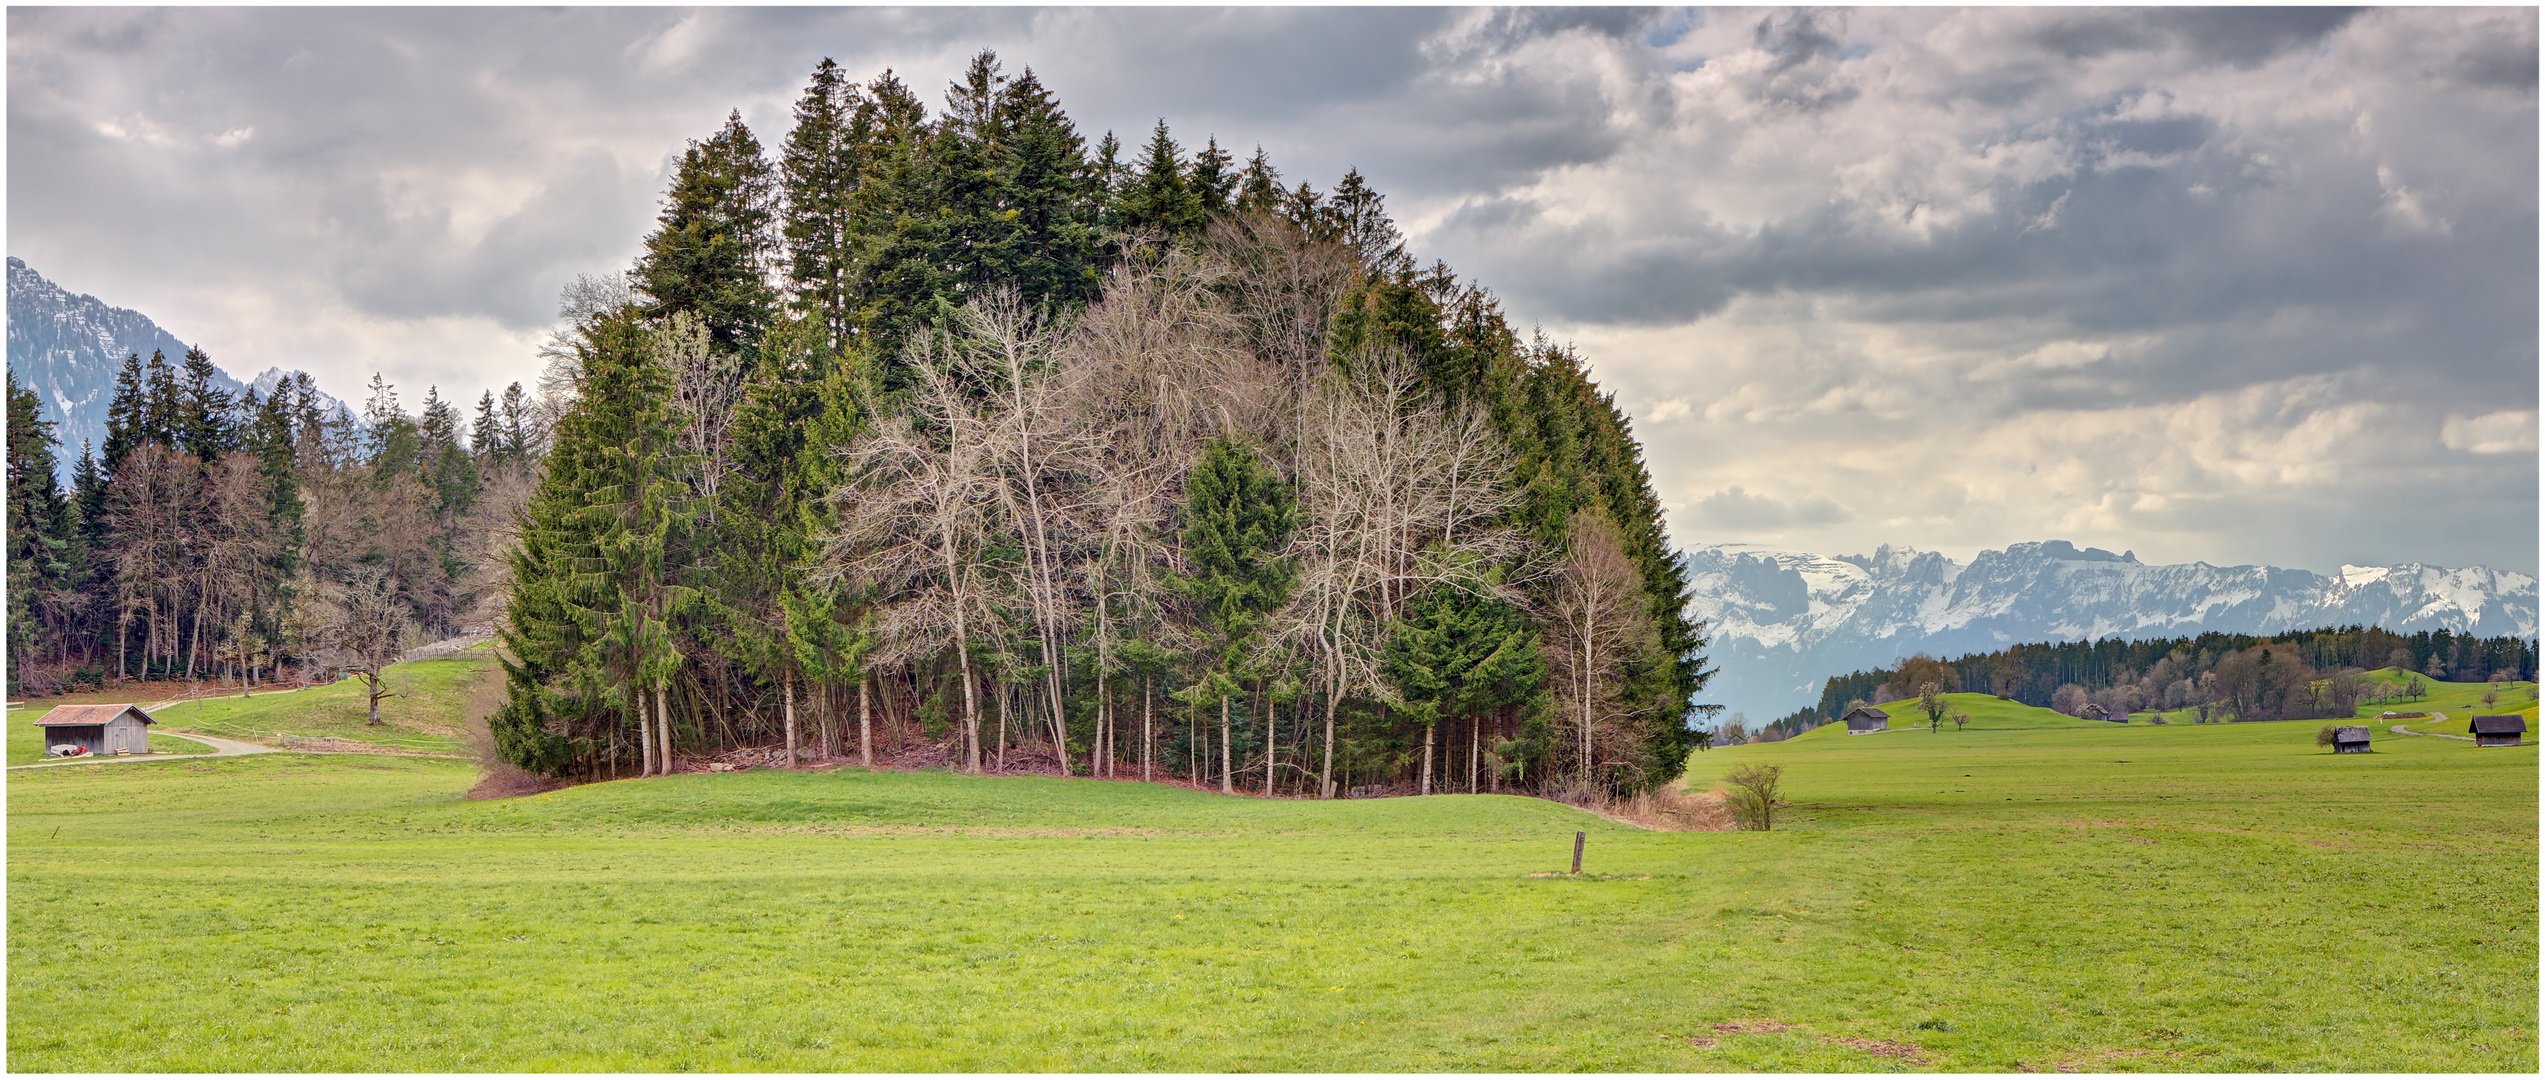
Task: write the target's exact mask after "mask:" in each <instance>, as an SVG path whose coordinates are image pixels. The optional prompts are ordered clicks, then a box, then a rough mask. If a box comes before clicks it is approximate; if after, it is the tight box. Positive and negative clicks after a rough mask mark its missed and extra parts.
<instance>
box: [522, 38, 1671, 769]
mask: <svg viewBox="0 0 2545 1080" xmlns="http://www.w3.org/2000/svg"><path fill="white" fill-rule="evenodd" d="M566 306H567V308H568V309H569V315H570V319H569V322H570V325H569V326H568V328H567V329H566V330H565V331H563V332H562V334H561V336H560V337H559V339H558V341H557V343H556V345H555V346H554V348H553V350H552V358H553V363H552V377H551V378H550V380H549V385H550V386H551V387H553V388H554V389H555V391H556V394H557V399H558V400H559V401H560V402H561V403H562V404H561V406H560V410H561V412H560V415H559V417H558V419H557V420H556V423H555V429H554V436H553V446H552V448H551V450H550V452H549V453H548V454H547V455H546V457H545V458H544V469H543V471H542V472H541V473H540V474H539V477H538V484H537V488H536V490H535V492H534V493H533V494H532V495H531V496H530V497H529V499H528V501H527V505H526V509H525V511H524V513H523V514H522V517H521V527H520V539H519V543H518V544H517V545H516V546H515V547H513V548H512V549H511V554H510V555H509V578H510V582H511V592H510V594H509V597H508V599H507V601H506V608H505V615H504V618H503V620H502V629H501V635H502V640H503V645H504V653H505V657H506V667H507V685H508V687H509V692H508V696H507V700H506V702H505V704H504V706H503V708H502V710H501V711H500V712H499V713H498V714H497V716H496V717H495V718H494V721H493V724H492V727H493V729H494V730H493V734H494V736H495V742H496V744H497V746H498V747H499V748H500V750H501V752H502V753H503V754H504V755H505V756H506V757H507V758H509V759H510V760H511V761H513V762H514V763H516V764H518V765H521V766H523V767H526V768H530V769H533V770H536V771H540V772H546V773H550V774H555V775H565V776H582V777H597V776H613V775H630V774H647V773H658V772H665V771H669V770H670V769H671V768H672V767H673V765H674V762H675V761H676V760H677V759H678V757H679V756H681V755H691V756H695V755H698V754H702V753H715V752H719V751H722V750H726V749H730V748H735V747H741V746H754V745H761V744H764V743H777V744H781V745H782V746H783V747H784V748H785V753H786V755H787V757H788V759H789V760H803V759H805V758H807V757H823V758H836V757H847V758H851V759H853V760H858V761H864V762H875V761H877V760H879V759H891V760H899V761H912V762H925V761H936V762H941V763H944V764H949V765H953V766H957V767H960V768H963V769H966V770H969V771H976V772H1005V771H1017V770H1020V769H1033V770H1048V771H1056V772H1060V773H1064V774H1069V775H1094V776H1131V775H1135V774H1136V775H1138V776H1140V777H1141V778H1144V779H1154V778H1168V777H1172V778H1179V779H1181V780H1183V781H1186V782H1190V783H1195V784H1204V785H1210V786H1214V787H1217V788H1218V789H1220V790H1222V791H1238V790H1246V791H1252V792H1257V793H1262V794H1268V795H1269V794H1310V795H1324V796H1334V795H1339V794H1346V793H1350V792H1352V791H1355V790H1376V791H1391V792H1393V791H1437V790H1447V789H1458V790H1547V789H1548V787H1549V786H1550V785H1555V784H1558V783H1562V784H1566V785H1571V786H1572V787H1573V788H1577V789H1578V788H1584V787H1587V788H1590V789H1595V790H1603V791H1609V792H1617V793H1623V792H1630V791H1638V790H1643V789H1648V788H1650V787H1652V786H1654V785H1657V784H1660V783H1663V782H1665V781H1667V780H1669V779H1672V778H1674V777H1676V776H1677V775H1678V773H1679V771H1680V770H1681V769H1682V768H1683V767H1684V764H1685V761H1686V758H1687V756H1688V752H1689V750H1690V749H1691V748H1692V747H1693V746H1694V745H1695V743H1694V738H1695V736H1694V734H1693V731H1692V729H1691V726H1690V724H1689V722H1688V721H1689V719H1690V717H1691V715H1692V713H1693V712H1694V711H1695V708H1696V707H1694V706H1692V705H1691V702H1692V701H1693V699H1694V697H1695V695H1696V694H1697V693H1699V692H1700V691H1701V689H1702V688H1703V686H1704V685H1705V682H1706V679H1707V677H1708V675H1709V674H1710V671H1709V670H1708V669H1707V668H1706V666H1705V664H1704V660H1703V647H1704V644H1705V640H1704V636H1703V630H1704V628H1703V626H1702V625H1701V624H1699V623H1696V622H1693V621H1690V620H1689V619H1687V618H1686V617H1685V616H1684V615H1683V614H1682V611H1683V607H1684V604H1683V600H1684V595H1683V594H1684V592H1685V590H1686V577H1685V574H1684V572H1683V570H1682V568H1681V567H1680V565H1679V563H1678V562H1677V560H1676V559H1675V558H1673V557H1672V554H1671V552H1670V551H1669V548H1668V544H1667V541H1666V539H1665V537H1664V535H1663V532H1662V525H1661V513H1660V504H1659V501H1658V499H1657V498H1656V497H1655V496H1654V494H1653V491H1652V487H1651V483H1650V480H1649V477H1648V476H1647V474H1646V472H1645V470H1644V467H1643V463H1642V460H1641V451H1640V449H1639V447H1638V446H1637V444H1636V442H1635V440H1634V438H1633V436H1632V434H1631V433H1630V431H1629V430H1628V427H1627V423H1626V418H1625V416H1624V414H1623V413H1621V412H1620V411H1619V410H1618V409H1617V407H1616V405H1615V402H1614V401H1613V399H1612V398H1611V397H1610V396H1609V395H1608V394H1606V393H1603V392H1602V391H1600V390H1599V388H1598V387H1597V386H1596V385H1595V384H1594V383H1593V382H1592V381H1591V380H1590V378H1589V376H1588V374H1587V373H1586V372H1585V371H1584V369H1583V365H1582V363H1581V361H1580V360H1579V359H1578V358H1577V357H1575V356H1574V355H1573V354H1572V353H1571V352H1570V351H1569V350H1567V349H1564V348H1561V347H1557V346H1555V345H1552V344H1549V343H1548V342H1546V341H1544V340H1543V339H1536V340H1527V341H1524V340H1522V339H1521V338H1520V337H1519V336H1518V335H1517V334H1516V333H1515V332H1514V331H1513V330H1512V329H1511V328H1510V327H1509V326H1508V325H1507V323H1506V322H1505V320H1504V318H1503V316H1502V314H1501V312H1500V310H1499V307H1498V305H1497V304H1496V303H1495V301H1494V300H1493V298H1492V297H1491V296H1490V295H1489V294H1488V293H1486V292H1485V291H1484V290H1482V289H1480V288H1478V287H1475V286H1473V285H1470V284H1466V283H1462V282H1460V281H1459V280H1458V279H1457V278H1456V276H1455V275H1454V274H1452V273H1451V271H1450V270H1449V268H1448V267H1446V266H1444V265H1441V264H1438V263H1435V264H1433V265H1432V266H1431V267H1430V268H1428V269H1424V268H1419V267H1417V266H1416V264H1415V263H1414V261H1413V260H1412V259H1411V258H1410V257H1408V256H1407V255H1406V253H1405V251H1404V243H1403V239H1402V237H1401V236H1400V235H1399V233H1398V232H1397V230H1396V227H1395V226H1394V224H1393V223H1392V221H1391V220H1390V219H1389V217H1388V215H1387V213H1386V210H1385V207H1384V203H1383V200H1382V199H1381V197H1380V196H1379V195H1378V193H1377V192H1375V191H1373V190H1371V189H1370V188H1369V186H1368V185H1367V184H1366V183H1365V182H1364V181H1363V179H1362V178H1361V177H1360V175H1359V174H1358V173H1357V172H1354V173H1349V174H1347V175H1346V176H1344V177H1343V179H1342V181H1341V182H1340V183H1338V184H1337V185H1336V186H1335V187H1334V188H1333V189H1332V190H1331V191H1327V192H1319V191H1317V190H1316V189H1314V188H1312V187H1310V186H1309V185H1307V184H1304V183H1303V184H1297V185H1295V186H1285V184H1284V182H1283V178H1282V177H1281V175H1280V173H1279V172H1278V171H1277V170H1276V169H1275V168H1274V167H1273V165H1272V164H1271V162H1270V161H1269V160H1268V159H1267V158H1266V156H1265V155H1264V153H1263V152H1262V151H1260V150H1258V151H1257V152H1256V153H1255V154H1254V155H1253V156H1252V157H1251V158H1250V159H1249V160H1247V161H1246V162H1245V163H1244V164H1242V165H1240V164H1238V163H1237V162H1236V161H1235V160H1234V158H1233V157H1232V156H1231V155H1230V154H1229V153H1227V152H1226V151H1224V150H1222V149H1221V148H1220V147H1219V145H1218V143H1217V140H1216V139H1215V138H1214V139H1212V140H1209V141H1208V142H1206V144H1205V145H1204V146H1203V147H1202V148H1201V149H1199V150H1196V151H1188V150H1187V149H1185V148H1184V147H1182V146H1181V145H1179V144H1178V143H1177V142H1176V140H1175V139H1174V138H1173V137H1172V136H1171V135H1170V133H1169V131H1168V129H1167V127H1166V125H1165V124H1164V122H1163V121H1161V122H1160V123H1159V124H1158V126H1157V127H1156V129H1155V130H1154V131H1152V132H1151V134H1150V137H1149V139H1148V141H1147V143H1146V144H1145V146H1144V147H1142V148H1140V149H1139V150H1137V151H1134V152H1126V150H1125V148H1124V147H1122V146H1121V145H1120V144H1119V143H1118V142H1117V141H1116V140H1115V139H1114V138H1113V136H1111V135H1110V134H1108V135H1106V136H1104V137H1103V138H1102V139H1100V140H1098V141H1097V143H1096V144H1095V146H1094V148H1093V149H1092V150H1090V149H1089V147H1088V146H1087V144H1086V141H1085V140H1084V139H1083V138H1082V137H1081V136H1080V134H1079V132H1078V131H1077V129H1076V128H1075V126H1074V125H1073V124H1072V122H1071V121H1070V119H1069V118H1068V116H1067V115H1066V114H1065V113H1063V112H1062V111H1061V109H1060V108H1059V106H1058V105H1057V104H1056V103H1055V102H1054V101H1053V100H1052V97H1051V95H1050V94H1049V92H1048V91H1046V90H1045V89H1044V88H1043V86H1042V85H1041V83H1040V82H1039V81H1038V80H1037V79H1036V78H1035V77H1034V75H1033V73H1032V72H1031V71H1030V70H1029V71H1026V72H1024V73H1022V74H1019V75H1016V76H1014V77H1012V78H1011V77H1009V76H1007V75H1006V74H1004V73H1003V72H1002V69H1001V67H1000V65H999V63H998V61H997V59H996V57H994V56H992V55H991V54H988V53H983V54H981V55H980V56H978V57H977V58H975V60H974V61H973V62H972V64H971V65H970V67H969V69H968V70H967V71H966V72H965V74H964V75H963V77H962V78H961V79H959V80H957V81H955V82H954V83H953V84H951V85H950V86H949V87H948V88H947V91H946V96H945V106H944V109H943V111H941V112H939V113H938V114H937V115H935V116H934V117H931V116H930V115H929V114H928V110H927V109H926V108H925V107H924V106H923V105H922V104H921V103H920V101H919V100H918V99H917V98H916V97H915V96H914V95H913V94H912V93H911V91H910V90H909V89H908V88H907V87H906V86H904V85H903V84H902V83H901V82H900V80H898V79H897V78H896V77H895V76H894V75H893V74H892V73H891V72H889V71H887V72H885V73H884V74H882V75H880V76H878V77H876V78H874V79H872V80H870V81H868V82H866V83H864V84H862V85H860V84H857V83H854V82H851V81H849V80H848V79H847V78H845V77H844V76H843V75H842V73H841V72H840V70H839V69H838V68H837V66H836V65H834V64H832V63H831V62H829V61H827V60H825V61H824V62H823V63H822V64H821V65H820V66H819V67H818V68H817V69H816V70H815V71H814V73H813V76H812V79H811V81H810V85H808V86H807V88H806V90H805V92H804V94H803V97H802V98H801V100H800V101H799V102H798V103H797V105H796V108H795V110H794V127H793V129H792V130H791V131H789V132H788V134H787V136H786V137H785V139H784V140H783V141H782V142H781V143H780V144H779V145H778V150H777V155H776V160H775V161H774V162H771V161H770V160H768V158H767V156H766V155H765V154H764V152H763V150H762V146H761V143H760V141H759V139H758V138H757V136H755V135H754V134H753V133H752V132H751V131H750V130H749V129H748V128H747V127H746V126H745V125H744V124H743V123H742V121H741V119H740V117H739V115H738V114H737V115H736V116H734V117H732V118H730V119H728V120H727V122H726V123H725V125H724V126H723V128H722V129H721V130H719V131H717V132H716V133H715V134H713V135H712V136H710V137H709V138H707V139H706V140H704V141H701V142H697V143H693V144H692V145H691V146H690V147H689V148H688V149H687V151H686V152H685V153H684V154H683V156H682V158H681V161H680V165H679V168H678V170H677V173H676V175H675V177H674V178H673V180H672V182H671V185H670V189H669V191H668V193H667V195H666V198H665V201H664V207H663V211H662V214H661V217H660V219H659V221H658V226H657V228H656V229H655V231H654V232H653V233H652V234H651V235H650V236H648V237H647V239H646V242H645V248H644V254H643V255H642V257H641V258H640V260H639V262H638V264H637V266H636V267H635V268H634V269H633V270H632V271H630V272H629V273H628V275H627V278H626V282H625V284H624V285H623V286H622V285H620V284H619V283H617V282H600V281H586V282H583V283H580V284H579V285H578V286H577V287H575V288H574V289H572V290H569V297H568V303H567V305H566Z"/></svg>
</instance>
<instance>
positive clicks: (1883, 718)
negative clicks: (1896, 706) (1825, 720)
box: [1839, 705, 1891, 735]
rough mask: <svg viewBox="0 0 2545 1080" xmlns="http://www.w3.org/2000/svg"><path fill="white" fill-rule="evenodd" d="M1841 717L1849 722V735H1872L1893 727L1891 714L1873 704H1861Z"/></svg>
mask: <svg viewBox="0 0 2545 1080" xmlns="http://www.w3.org/2000/svg"><path fill="white" fill-rule="evenodd" d="M1839 719H1841V720H1844V721H1846V722H1847V734H1849V735H1871V734H1873V733H1874V732H1877V731H1887V730H1889V729H1890V727H1891V714H1890V713H1887V712H1884V711H1882V710H1880V709H1877V708H1874V707H1873V706H1871V705H1863V706H1859V707H1857V708H1856V709H1855V710H1854V711H1852V712H1849V713H1848V714H1847V715H1845V716H1842V717H1839Z"/></svg>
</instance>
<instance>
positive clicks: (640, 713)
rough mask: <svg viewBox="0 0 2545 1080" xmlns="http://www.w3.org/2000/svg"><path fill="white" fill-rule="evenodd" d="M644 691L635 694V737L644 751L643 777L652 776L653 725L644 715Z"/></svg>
mask: <svg viewBox="0 0 2545 1080" xmlns="http://www.w3.org/2000/svg"><path fill="white" fill-rule="evenodd" d="M645 709H646V706H645V691H643V690H639V691H637V692H636V737H637V739H638V740H639V741H640V742H641V743H642V744H643V746H644V750H645V775H647V776H652V775H654V725H653V723H652V722H651V721H650V720H648V719H647V717H646V715H645Z"/></svg>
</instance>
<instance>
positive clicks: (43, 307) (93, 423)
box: [9, 255, 352, 483]
mask: <svg viewBox="0 0 2545 1080" xmlns="http://www.w3.org/2000/svg"><path fill="white" fill-rule="evenodd" d="M153 351H157V352H160V353H163V354H165V355H166V356H167V357H168V362H169V363H171V364H173V363H176V362H177V360H178V358H180V357H182V356H184V355H185V352H186V343H185V342H182V341H179V340H177V336H176V335H174V334H171V333H169V332H168V331H166V330H164V329H162V328H161V327H160V326H159V324H158V323H155V322H152V321H151V319H150V317H149V316H147V315H144V314H142V313H140V312H138V311H134V310H132V309H131V308H119V307H115V306H113V305H110V304H108V303H106V302H105V301H103V300H100V299H98V298H96V297H94V296H89V295H87V294H85V293H73V292H71V291H70V290H68V289H64V288H63V287H61V286H59V285H56V284H54V283H52V282H51V281H47V280H45V277H44V275H42V274H39V273H36V272H35V270H34V269H33V268H31V267H29V266H28V265H27V264H26V263H25V261H23V260H21V259H19V258H18V257H16V256H14V255H13V256H10V257H9V370H10V371H12V372H14V373H16V374H17V376H18V381H19V382H20V383H23V384H25V386H26V387H27V388H28V389H30V390H33V391H35V394H36V396H37V397H38V398H40V399H42V400H43V402H44V418H45V419H47V420H51V421H54V422H55V423H57V424H59V425H60V426H59V427H56V428H54V429H53V434H54V436H55V437H56V438H58V439H60V440H61V441H62V448H61V450H60V452H59V453H57V454H56V455H55V461H56V462H57V463H58V465H59V471H60V473H61V476H62V479H63V482H64V483H68V482H69V481H70V475H71V469H72V467H73V466H74V465H76V464H77V463H78V462H79V456H80V444H81V442H82V441H86V442H88V443H89V444H90V445H97V444H101V443H103V442H105V441H106V406H107V403H108V401H109V399H111V398H112V397H113V396H114V393H115V368H116V366H117V365H119V364H122V363H123V360H124V357H126V356H132V355H138V356H142V357H148V356H149V355H150V354H151V353H152V352H153ZM294 374H297V372H290V371H284V370H283V369H281V368H267V369H266V370H265V372H264V373H263V374H260V375H258V376H257V377H256V378H254V379H252V380H249V381H248V382H247V383H241V382H239V380H238V379H237V378H236V377H234V376H232V375H231V374H229V372H227V371H220V372H219V373H218V375H217V376H216V379H215V381H216V382H217V383H218V384H219V385H220V387H221V388H222V389H224V390H228V391H230V392H231V393H234V394H235V393H237V392H239V391H240V390H242V389H245V388H246V387H248V386H254V387H255V388H256V391H257V393H259V394H270V393H272V392H273V389H274V384H275V383H277V382H280V381H282V380H283V379H285V378H288V377H290V376H291V375H294ZM321 396H322V397H324V396H325V395H323V394H322V395H321ZM325 403H326V404H328V405H331V406H333V407H334V408H335V409H337V410H339V411H340V412H342V413H343V414H344V415H346V416H348V417H349V416H351V415H352V410H351V409H349V408H347V407H346V406H345V404H344V403H343V402H342V401H338V400H336V399H335V398H333V397H327V398H326V402H325Z"/></svg>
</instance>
